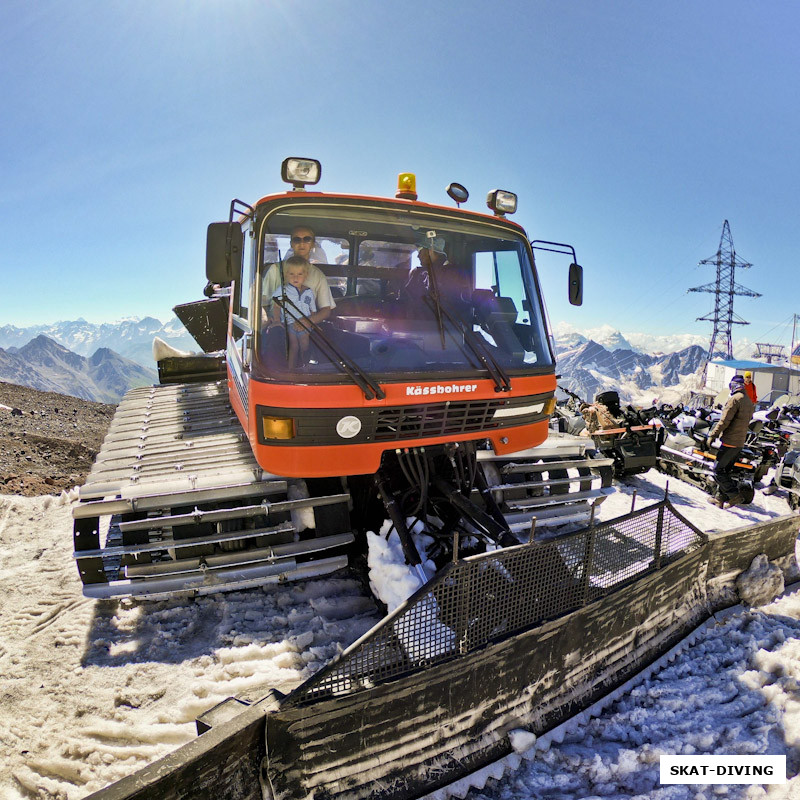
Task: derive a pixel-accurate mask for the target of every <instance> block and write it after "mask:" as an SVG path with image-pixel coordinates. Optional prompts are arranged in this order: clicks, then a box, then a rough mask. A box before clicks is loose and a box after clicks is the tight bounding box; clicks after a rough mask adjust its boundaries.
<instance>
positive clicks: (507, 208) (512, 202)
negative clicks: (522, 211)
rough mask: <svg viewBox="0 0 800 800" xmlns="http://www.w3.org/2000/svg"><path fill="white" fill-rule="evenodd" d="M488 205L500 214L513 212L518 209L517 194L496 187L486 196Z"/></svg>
mask: <svg viewBox="0 0 800 800" xmlns="http://www.w3.org/2000/svg"><path fill="white" fill-rule="evenodd" d="M486 205H487V206H489V208H491V209H492V211H494V213H495V214H497V215H498V216H501V217H502V216H503V215H504V214H513V213H514V212H515V211H516V210H517V196H516V195H515V194H514V192H504V191H503V190H502V189H495V190H494V191H493V192H489V194H488V195H487V196H486Z"/></svg>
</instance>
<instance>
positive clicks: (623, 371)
mask: <svg viewBox="0 0 800 800" xmlns="http://www.w3.org/2000/svg"><path fill="white" fill-rule="evenodd" d="M570 345H573V346H572V347H570ZM556 350H557V364H556V369H557V371H558V374H559V376H560V377H559V380H558V384H559V386H561V387H563V388H565V389H569V390H570V391H571V392H574V393H575V394H577V395H578V396H579V397H581V398H582V399H584V400H587V401H589V400H592V399H593V398H594V396H595V395H596V394H598V393H599V392H602V391H605V390H608V389H615V390H616V391H618V392H619V395H620V398H621V399H622V400H623V401H625V402H632V403H634V404H644V405H649V404H650V403H651V402H652V400H653V399H654V398H653V395H654V394H655V395H659V397H658V399H659V400H660V401H661V402H671V403H676V402H678V401H679V399H680V396H681V395H683V394H684V393H685V392H686V391H687V390H688V389H689V388H695V386H696V385H697V383H698V382H699V371H700V370H701V369H702V367H703V363H704V362H705V358H706V351H705V350H704V349H703V348H702V347H700V346H699V345H696V344H693V345H690V346H689V347H685V348H683V349H682V350H679V351H677V352H675V353H667V354H663V353H659V354H657V355H649V354H647V353H638V352H636V351H634V350H633V349H631V347H630V345H628V347H627V348H616V349H614V350H609V349H607V348H606V347H604V346H603V345H601V344H599V343H598V342H595V341H593V340H591V339H589V340H588V341H584V342H582V343H579V344H577V346H574V341H572V340H569V341H567V342H566V347H562V346H560V345H559V342H558V340H556Z"/></svg>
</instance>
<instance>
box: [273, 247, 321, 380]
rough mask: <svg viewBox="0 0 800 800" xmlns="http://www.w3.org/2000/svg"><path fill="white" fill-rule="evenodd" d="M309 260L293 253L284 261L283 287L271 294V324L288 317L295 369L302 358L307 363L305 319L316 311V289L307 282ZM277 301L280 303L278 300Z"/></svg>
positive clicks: (290, 354)
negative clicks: (312, 288)
mask: <svg viewBox="0 0 800 800" xmlns="http://www.w3.org/2000/svg"><path fill="white" fill-rule="evenodd" d="M308 269H309V262H308V261H307V260H306V259H305V258H303V257H302V256H290V257H289V258H287V259H286V261H284V262H283V280H284V285H283V288H278V289H276V290H275V291H274V292H273V294H272V300H273V302H272V311H271V314H270V324H271V325H279V324H283V323H284V321H285V320H288V323H289V324H288V326H287V330H288V334H289V369H295V368H296V367H297V366H298V363H299V362H300V361H303V362H305V354H306V352H307V351H308V341H309V335H308V331H309V329H308V327H307V326H306V323H305V319H306V318H311V319H312V321H313V320H314V317H313V316H312V315H313V314H314V313H315V312H316V311H317V302H316V299H315V298H314V292H313V291H312V290H311V289H310V288H309V287H308V286H306V284H305V281H306V278H307V277H308ZM275 300H277V301H278V302H275Z"/></svg>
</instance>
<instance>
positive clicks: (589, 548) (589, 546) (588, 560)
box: [581, 526, 596, 605]
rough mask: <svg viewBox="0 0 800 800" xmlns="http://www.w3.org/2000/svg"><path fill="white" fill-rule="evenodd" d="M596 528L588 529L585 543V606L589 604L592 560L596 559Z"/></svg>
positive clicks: (583, 588) (583, 587)
mask: <svg viewBox="0 0 800 800" xmlns="http://www.w3.org/2000/svg"><path fill="white" fill-rule="evenodd" d="M595 530H596V529H595V527H594V526H592V527H591V528H587V529H586V540H585V541H584V543H583V586H582V587H581V588H582V590H583V605H588V603H589V575H591V572H592V560H593V557H594V534H595Z"/></svg>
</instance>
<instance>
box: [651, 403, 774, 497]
mask: <svg viewBox="0 0 800 800" xmlns="http://www.w3.org/2000/svg"><path fill="white" fill-rule="evenodd" d="M668 421H669V422H671V423H672V425H671V426H670V427H668V428H667V430H666V438H665V440H664V443H663V444H662V446H661V451H660V454H659V458H658V469H659V470H660V471H661V472H664V473H666V474H667V475H674V476H675V477H676V478H680V479H681V480H685V481H687V482H688V483H692V484H694V485H695V486H698V487H699V488H701V489H703V491H705V492H708V493H709V494H711V495H713V494H715V492H716V490H717V483H716V480H715V478H714V463H715V461H716V455H717V452H718V448H715V447H714V446H713V444H712V443H711V442H710V441H709V440H708V433H709V431H710V430H711V427H712V425H713V424H714V421H715V420H714V418H713V416H712V414H711V413H710V412H707V411H706V412H705V413H698V415H697V416H694V415H691V414H688V413H686V412H683V414H682V415H678V416H677V417H673V418H672V419H671V420H668ZM752 424H753V423H751V425H752ZM757 428H759V429H760V425H757ZM756 435H757V433H756V430H755V429H753V431H752V436H753V437H754V436H756ZM767 469H768V465H767V464H765V463H764V462H763V460H762V454H761V452H760V451H759V450H758V449H757V448H754V447H752V446H751V445H749V444H745V446H744V447H743V448H742V451H741V453H740V454H739V458H738V460H737V461H736V463H735V464H734V467H733V469H732V471H731V477H732V478H733V480H734V482H735V483H736V486H737V490H738V492H739V494H740V495H741V496H742V498H743V502H744V503H745V504H747V503H752V502H753V497H754V496H755V485H756V484H757V483H758V482H759V481H760V480H761V478H763V477H764V475H765V473H766V471H767Z"/></svg>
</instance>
